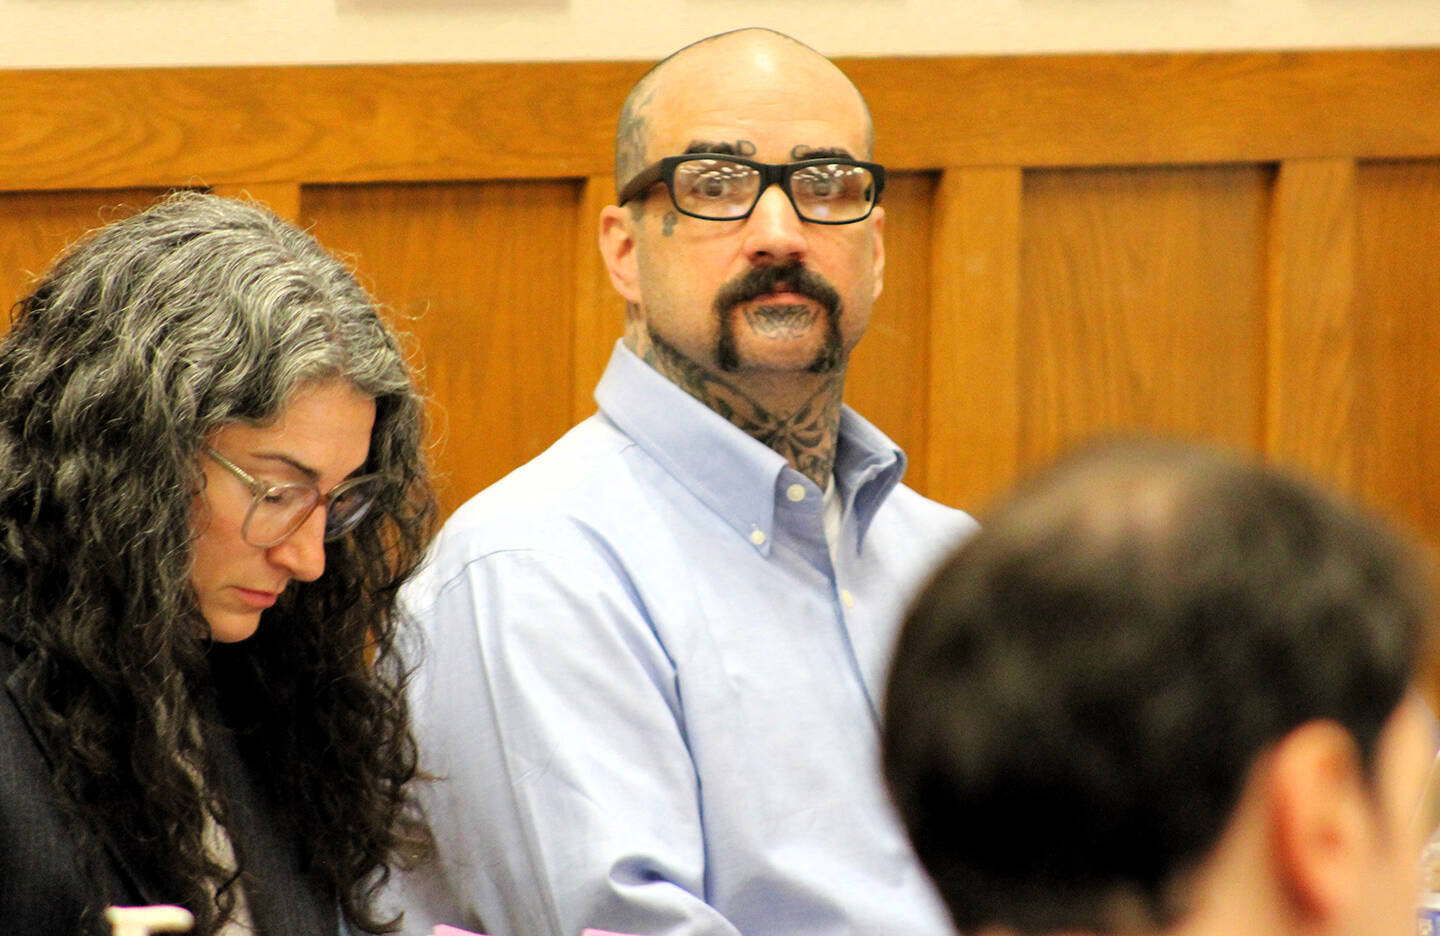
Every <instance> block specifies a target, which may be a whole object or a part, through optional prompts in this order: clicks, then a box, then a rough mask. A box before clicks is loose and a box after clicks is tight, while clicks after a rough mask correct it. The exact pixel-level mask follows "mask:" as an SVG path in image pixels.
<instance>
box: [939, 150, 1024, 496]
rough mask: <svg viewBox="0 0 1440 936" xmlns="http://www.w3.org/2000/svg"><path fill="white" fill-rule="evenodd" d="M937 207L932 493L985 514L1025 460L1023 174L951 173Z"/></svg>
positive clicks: (1004, 170) (990, 171)
mask: <svg viewBox="0 0 1440 936" xmlns="http://www.w3.org/2000/svg"><path fill="white" fill-rule="evenodd" d="M935 201H936V203H935V224H934V233H933V235H932V240H931V250H930V271H931V309H930V348H929V369H928V373H929V380H928V387H929V394H928V395H929V403H928V407H927V409H928V412H929V416H930V420H929V423H928V432H929V444H928V448H927V452H928V455H929V460H928V473H927V475H926V479H925V489H926V492H927V493H928V494H929V495H930V496H931V497H934V498H936V499H937V500H941V501H944V502H946V503H950V504H954V505H955V506H958V507H963V508H966V509H969V510H977V509H979V508H980V507H981V506H983V504H984V503H985V501H987V500H989V499H990V498H991V497H993V496H994V495H995V494H996V493H998V492H999V491H1000V490H1001V488H1002V487H1004V486H1005V485H1006V484H1008V483H1009V482H1010V481H1012V480H1013V478H1014V474H1015V467H1016V455H1017V452H1018V432H1019V419H1020V408H1019V407H1020V400H1019V396H1018V389H1017V382H1018V380H1019V367H1020V364H1019V361H1020V359H1019V357H1018V354H1019V344H1018V343H1019V333H1020V291H1019V290H1020V283H1019V276H1020V250H1021V248H1020V235H1021V228H1020V222H1021V174H1020V170H1019V169H1018V168H978V169H948V170H946V171H945V172H944V173H943V174H942V175H941V178H940V186H939V189H938V190H937V191H936V200H935Z"/></svg>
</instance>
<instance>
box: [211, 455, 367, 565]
mask: <svg viewBox="0 0 1440 936" xmlns="http://www.w3.org/2000/svg"><path fill="white" fill-rule="evenodd" d="M203 448H204V451H205V454H206V455H209V456H210V457H211V458H212V459H214V460H215V462H216V464H218V465H219V466H220V467H222V468H224V469H225V470H226V471H228V472H230V473H231V474H232V475H234V476H235V477H236V478H237V479H239V480H240V481H241V482H242V483H243V484H244V485H245V486H246V487H247V488H249V489H250V494H251V501H250V510H249V511H248V512H247V513H246V514H245V522H244V524H243V525H241V527H240V535H241V536H242V537H244V539H245V542H247V543H249V544H250V545H251V546H257V547H260V548H262V549H268V548H269V547H271V546H278V545H279V544H281V543H283V542H284V541H285V540H286V539H288V538H289V537H290V535H291V534H292V533H294V532H295V531H296V530H298V529H300V527H301V525H303V524H304V523H305V521H306V520H307V519H309V517H310V514H311V513H312V512H313V511H314V510H315V508H316V507H318V506H320V505H321V504H324V505H325V541H326V542H329V541H331V540H334V539H339V538H340V537H342V536H344V535H345V534H346V533H348V532H350V531H351V530H352V529H354V528H355V524H357V523H359V522H360V521H361V520H362V519H363V518H364V517H365V515H366V514H367V513H369V512H370V508H371V507H373V506H374V505H375V500H376V497H377V496H378V495H379V493H380V489H381V487H383V486H384V484H385V476H384V475H378V474H367V475H360V476H359V477H355V478H348V479H346V480H344V481H342V482H340V483H339V484H337V485H335V487H333V488H331V489H330V493H329V494H324V495H322V494H321V493H320V489H319V488H317V487H316V486H315V485H314V484H312V483H310V482H308V481H280V482H274V481H264V480H261V479H260V478H256V477H255V476H253V475H251V474H250V473H249V472H248V471H246V470H245V469H244V468H241V467H240V466H239V465H237V464H235V463H234V462H232V461H231V460H230V459H228V458H226V457H225V456H224V455H221V454H220V453H219V452H217V451H215V450H214V449H212V448H211V447H210V446H208V445H206V446H203Z"/></svg>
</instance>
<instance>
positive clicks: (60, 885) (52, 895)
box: [0, 625, 338, 936]
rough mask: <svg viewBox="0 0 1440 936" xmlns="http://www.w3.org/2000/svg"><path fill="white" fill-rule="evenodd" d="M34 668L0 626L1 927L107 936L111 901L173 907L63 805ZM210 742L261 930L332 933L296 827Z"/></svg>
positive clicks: (334, 925) (222, 742) (103, 835)
mask: <svg viewBox="0 0 1440 936" xmlns="http://www.w3.org/2000/svg"><path fill="white" fill-rule="evenodd" d="M33 662H34V661H33V659H31V658H29V657H28V655H27V654H26V652H25V650H24V649H23V648H22V647H21V646H20V645H19V643H18V642H17V641H16V640H15V638H14V637H13V636H12V635H10V634H8V633H6V629H5V628H4V626H3V625H0V683H3V685H4V687H5V691H4V692H3V693H0V921H5V923H4V926H5V930H6V932H7V933H26V934H30V933H35V934H45V936H69V934H77V936H78V934H108V933H109V926H108V924H107V923H106V922H105V918H104V909H105V904H106V903H124V904H130V905H138V904H157V903H173V902H174V901H173V898H171V899H167V898H166V895H165V894H162V893H159V892H157V891H156V889H155V886H154V883H153V882H152V881H148V880H146V877H145V873H144V868H145V867H146V864H147V863H146V860H145V857H144V856H143V855H141V854H139V853H138V851H137V850H136V849H133V848H127V847H126V846H125V845H124V844H123V843H120V842H118V841H116V836H115V833H114V832H113V831H112V830H108V829H98V828H91V827H82V826H81V824H80V823H78V822H77V821H76V820H74V819H72V818H71V817H70V816H69V815H68V814H67V813H64V812H62V811H61V810H60V808H59V807H58V806H57V800H56V797H57V792H56V789H55V785H54V783H53V781H52V778H51V765H52V764H53V758H52V752H51V751H50V750H49V747H50V744H51V742H50V741H49V740H48V739H45V738H42V737H41V736H40V733H39V732H38V731H37V730H36V728H37V726H38V721H37V720H36V719H34V718H33V717H32V715H31V712H30V709H29V706H28V704H27V702H26V700H25V698H24V694H23V692H22V691H21V686H22V685H24V683H25V681H26V678H27V670H28V669H29V668H30V666H31V664H32V663H33ZM207 743H212V744H215V745H216V747H215V753H216V756H217V757H218V758H220V762H221V765H222V767H223V769H224V772H225V776H226V779H227V786H226V797H227V800H228V802H229V804H230V813H231V816H232V820H231V825H232V826H233V827H232V828H231V829H230V830H229V831H230V835H231V839H232V841H233V843H234V846H235V850H236V853H237V855H241V856H243V862H244V865H245V868H246V870H247V871H248V872H249V873H250V874H251V875H253V877H254V879H255V881H256V884H255V885H253V886H250V887H247V888H246V889H245V898H246V902H247V904H248V906H249V908H250V914H251V917H252V919H253V921H254V924H255V926H256V929H257V930H258V931H259V932H260V933H263V934H266V936H290V934H296V936H300V934H303V936H315V934H323V936H334V934H336V933H337V932H338V922H337V901H336V899H335V895H334V894H332V893H327V892H326V891H325V889H324V888H322V887H321V886H320V885H319V884H318V883H317V882H316V881H315V880H314V879H312V878H310V877H308V876H307V875H306V874H305V873H304V871H303V870H302V869H301V864H300V856H299V848H298V842H297V841H296V838H295V835H294V830H293V828H291V827H290V825H289V824H288V823H286V822H284V821H282V820H280V819H279V818H278V817H277V816H276V814H275V812H274V811H273V810H271V809H270V808H268V807H267V805H266V803H265V799H264V797H263V795H262V794H261V792H260V790H259V788H258V787H257V785H256V784H255V782H254V779H253V777H252V776H251V774H250V772H249V770H248V769H247V768H246V767H245V765H244V763H243V761H242V760H241V758H240V756H239V753H238V751H237V750H236V747H235V744H234V739H233V738H231V737H230V736H229V735H228V734H223V733H222V734H221V735H220V737H218V738H216V739H214V740H211V739H209V738H208V737H207ZM82 837H89V840H90V842H92V843H93V842H95V841H99V842H101V843H102V848H103V851H102V852H101V855H102V860H101V861H100V862H98V865H99V867H96V866H95V865H96V864H97V863H96V862H91V865H92V867H91V868H90V869H89V871H88V872H87V871H86V870H83V869H82V867H81V863H80V862H79V861H77V857H76V856H77V853H78V852H79V851H80V848H79V845H80V843H81V841H82ZM87 844H88V843H87ZM89 848H91V849H93V848H94V846H93V845H89ZM87 873H88V874H89V875H90V877H89V878H87V876H86V875H87ZM97 873H98V875H99V876H100V877H101V878H102V879H99V880H97V879H95V875H96V874H97ZM104 895H110V899H109V900H108V901H107V900H105V899H104Z"/></svg>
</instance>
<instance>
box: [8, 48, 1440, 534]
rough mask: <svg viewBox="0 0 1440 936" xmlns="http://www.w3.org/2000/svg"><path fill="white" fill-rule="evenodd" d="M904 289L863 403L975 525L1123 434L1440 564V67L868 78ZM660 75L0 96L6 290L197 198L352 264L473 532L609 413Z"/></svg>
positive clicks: (399, 78)
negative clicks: (503, 499) (603, 256)
mask: <svg viewBox="0 0 1440 936" xmlns="http://www.w3.org/2000/svg"><path fill="white" fill-rule="evenodd" d="M841 64H842V66H843V67H844V68H845V69H846V70H847V71H848V72H849V73H850V74H851V75H852V77H854V79H855V81H856V83H857V84H858V85H859V86H860V88H861V89H862V90H863V91H864V92H865V93H866V95H867V97H868V98H869V100H870V103H871V107H872V110H873V112H874V116H875V122H876V127H877V139H878V145H877V158H879V159H880V160H881V161H882V162H885V163H886V164H887V165H888V166H889V167H890V168H891V170H892V174H893V176H894V182H893V184H892V186H891V187H890V188H889V189H887V192H886V202H887V210H888V212H889V215H888V220H887V227H886V233H887V247H888V250H887V254H888V262H887V273H886V292H885V295H884V296H883V297H882V299H881V301H880V304H879V305H878V306H877V309H876V316H875V319H874V324H873V325H872V328H871V332H870V334H869V335H868V336H867V338H866V339H865V341H864V342H863V343H862V344H861V346H860V349H859V350H858V351H857V353H856V357H855V361H854V363H853V366H852V370H851V375H852V376H851V380H850V385H849V397H850V399H851V402H852V403H854V404H855V405H856V406H857V407H859V408H860V409H861V410H862V411H863V412H865V413H867V414H868V415H869V416H870V417H871V418H872V419H874V420H875V421H876V422H877V423H878V424H879V425H880V426H881V427H882V428H883V429H885V430H886V431H887V432H889V433H890V434H891V435H892V436H894V437H895V438H896V439H897V440H898V441H900V442H901V443H902V444H903V445H905V446H906V448H907V449H908V450H909V451H910V453H911V456H912V474H911V480H912V482H913V483H915V484H916V486H917V487H919V488H920V489H921V490H923V491H926V492H927V493H929V494H931V495H932V496H935V497H937V498H939V499H941V500H944V501H947V502H950V503H953V504H956V505H960V506H964V507H967V508H978V507H980V506H982V505H983V503H984V502H985V500H986V499H988V498H989V497H990V496H992V495H993V494H994V493H996V492H998V491H999V490H1000V489H1001V488H1003V487H1004V486H1005V485H1006V484H1008V483H1009V482H1010V481H1011V480H1013V478H1014V477H1015V476H1016V475H1017V473H1019V472H1021V471H1023V470H1024V469H1026V468H1028V467H1030V466H1032V465H1034V464H1035V463H1036V462H1038V461H1040V460H1042V459H1045V458H1048V457H1049V456H1051V455H1052V454H1054V453H1055V452H1056V451H1057V450H1059V449H1060V448H1062V447H1063V446H1065V445H1068V444H1070V443H1072V442H1074V441H1076V440H1078V439H1081V438H1084V437H1086V436H1088V435H1091V434H1093V433H1096V432H1103V431H1110V430H1121V429H1148V430H1157V431H1163V432H1167V433H1174V434H1179V435H1182V436H1186V437H1191V438H1199V439H1208V440H1212V441H1217V442H1221V443H1225V444H1230V445H1234V446H1238V447H1241V448H1245V449H1248V450H1254V451H1258V452H1262V453H1264V454H1265V455H1266V456H1268V457H1271V458H1273V459H1276V460H1279V461H1282V462H1286V463H1289V464H1292V465H1296V466H1299V467H1301V468H1303V469H1304V470H1306V471H1309V472H1312V473H1314V474H1316V475H1318V476H1320V477H1321V478H1324V479H1327V480H1329V481H1331V482H1333V483H1335V484H1337V485H1339V486H1341V487H1342V488H1344V489H1346V490H1348V491H1351V492H1354V493H1356V494H1359V495H1360V496H1362V497H1364V498H1366V499H1368V500H1369V501H1370V502H1371V503H1373V504H1376V505H1378V506H1380V507H1381V508H1383V509H1385V510H1387V511H1390V512H1392V513H1393V514H1395V515H1396V516H1398V517H1400V518H1402V519H1404V520H1405V521H1408V522H1409V523H1410V524H1411V525H1413V526H1414V527H1416V528H1417V529H1418V530H1419V531H1420V532H1421V533H1422V534H1423V535H1424V536H1425V537H1427V538H1428V539H1429V540H1430V541H1431V542H1433V543H1436V544H1440V492H1437V490H1440V489H1437V487H1436V485H1435V484H1434V483H1433V482H1432V480H1431V479H1432V478H1433V477H1435V476H1436V473H1437V472H1440V433H1437V432H1436V431H1435V428H1434V419H1435V417H1434V415H1433V414H1434V412H1435V411H1436V409H1437V404H1440V373H1437V368H1436V367H1435V366H1434V364H1433V362H1434V361H1435V360H1437V357H1440V326H1437V324H1436V322H1437V316H1436V314H1435V312H1434V310H1435V309H1437V308H1440V222H1437V221H1436V219H1437V218H1440V51H1427V50H1373V51H1348V52H1307V53H1217V54H1156V55H1080V56H1025V57H1004V58H996V57H970V58H935V59H862V60H852V61H843V62H842V63H841ZM644 69H645V66H644V65H643V64H638V63H560V64H544V65H531V64H508V65H495V64H492V65H446V66H431V65H427V66H385V67H367V66H354V67H314V68H291V67H280V68H273V67H272V68H200V69H140V70H76V71H43V72H37V71H30V72H27V71H8V72H7V71H0V296H3V297H4V300H5V301H6V302H8V301H10V300H11V298H13V297H15V296H17V295H18V294H19V293H20V291H21V290H22V288H23V286H24V283H25V281H26V279H27V276H28V272H27V271H35V270H38V269H40V268H41V267H42V266H43V265H44V263H45V262H46V260H47V259H48V258H49V257H50V256H51V255H53V254H54V253H55V252H56V250H58V249H59V248H60V247H61V246H62V245H63V244H64V243H66V242H67V241H68V240H69V239H71V238H73V237H74V236H76V235H77V234H78V233H79V232H81V231H83V230H85V229H86V228H89V227H93V226H95V225H96V224H98V223H100V222H102V221H104V220H107V219H109V218H111V217H115V216H116V213H117V212H120V211H123V210H125V209H123V208H117V207H114V206H116V205H130V206H139V205H142V204H144V203H145V202H147V201H148V200H149V199H151V198H153V197H154V196H155V195H157V194H159V193H160V192H162V191H163V190H165V189H167V188H169V187H174V186H197V187H211V188H213V189H215V190H216V191H219V192H222V193H226V194H237V193H240V192H248V193H250V194H251V195H253V196H254V197H256V198H259V199H260V200H262V201H265V202H267V203H268V204H270V205H271V206H272V207H274V208H275V209H276V210H277V211H278V212H279V213H281V214H283V215H286V216H288V217H291V218H295V219H297V220H300V221H302V222H303V223H305V224H307V225H312V226H313V228H314V230H315V232H316V233H317V235H318V236H319V237H320V238H321V240H322V241H324V242H325V243H326V244H327V245H329V246H331V247H332V248H334V249H337V250H340V251H343V252H345V253H347V254H349V255H350V256H351V257H352V258H353V261H354V263H355V265H356V267H357V269H358V270H359V272H360V274H361V275H362V277H363V279H364V280H365V281H366V283H367V284H368V285H369V286H370V287H371V289H372V290H373V291H374V293H375V294H376V295H377V296H378V297H379V298H380V299H381V300H382V301H383V302H384V303H385V304H386V305H387V306H388V308H389V309H390V310H391V313H392V314H393V316H394V318H395V321H396V322H397V323H398V324H399V325H400V326H401V327H402V328H404V329H406V330H407V331H410V332H411V333H413V334H414V335H415V336H416V338H417V352H418V355H419V360H420V361H421V362H422V363H423V366H424V372H425V379H426V382H427V385H428V388H429V390H430V392H431V393H432V395H433V398H434V401H435V403H434V408H433V412H434V415H435V417H436V426H437V441H438V443H439V449H438V452H439V454H438V460H439V464H440V467H441V470H442V472H443V476H444V478H445V489H444V496H445V499H446V504H447V506H448V507H453V506H455V505H457V504H458V503H459V502H460V501H462V500H463V499H464V498H465V497H466V496H468V495H469V494H470V493H473V492H474V491H475V490H477V489H479V488H480V487H482V486H484V485H486V484H488V483H490V482H491V481H494V480H495V479H496V478H498V477H499V476H500V475H501V474H503V473H504V472H506V471H508V470H509V469H510V468H512V467H514V466H515V465H517V464H519V463H521V462H523V461H525V460H526V459H528V458H530V457H531V456H533V455H534V454H535V453H537V452H538V451H540V450H541V449H542V448H544V447H545V446H546V445H547V444H548V443H549V442H550V441H551V440H553V439H554V438H555V437H557V436H558V435H559V434H560V433H561V432H563V431H564V429H565V428H566V427H567V426H569V425H570V424H572V423H573V422H575V421H576V420H578V419H580V418H582V417H583V416H585V415H586V414H587V413H588V412H590V411H591V409H593V403H592V402H591V400H590V390H591V388H592V387H593V385H594V382H595V380H596V378H597V377H598V375H599V372H600V369H601V368H602V367H603V364H604V361H605V359H606V358H607V357H608V355H609V351H610V347H611V345H612V343H613V341H614V339H615V338H616V337H618V335H619V332H620V324H621V316H622V311H621V308H620V304H619V302H618V300H616V299H615V298H614V296H613V295H612V294H611V292H610V290H609V286H608V283H607V282H606V280H605V277H604V274H603V270H602V269H601V267H600V264H599V259H598V256H597V254H596V251H595V246H594V241H595V219H596V216H597V214H598V211H599V209H600V207H601V206H603V205H604V204H606V203H607V202H608V200H609V199H610V197H611V194H612V192H613V184H614V182H613V179H612V178H611V177H610V175H609V173H610V172H611V168H610V153H611V134H612V133H613V127H614V119H615V114H616V113H617V111H618V109H619V104H620V101H621V100H622V98H623V96H624V94H625V92H626V91H627V90H628V87H629V85H630V84H631V83H632V82H633V81H634V80H635V79H636V78H637V77H638V76H639V75H640V74H641V73H642V72H643V71H644Z"/></svg>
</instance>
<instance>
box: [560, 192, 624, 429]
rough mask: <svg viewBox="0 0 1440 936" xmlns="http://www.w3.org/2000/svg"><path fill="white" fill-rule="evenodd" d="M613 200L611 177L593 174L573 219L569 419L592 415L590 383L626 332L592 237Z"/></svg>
mask: <svg viewBox="0 0 1440 936" xmlns="http://www.w3.org/2000/svg"><path fill="white" fill-rule="evenodd" d="M614 201H615V177H614V176H608V175H604V176H592V177H591V178H589V179H586V180H585V182H584V184H583V186H582V188H581V190H580V201H579V207H578V209H577V214H576V217H575V301H574V310H575V349H574V362H575V363H574V369H575V380H574V399H573V401H572V403H571V410H570V421H571V422H579V421H580V420H582V419H584V418H585V417H586V416H589V415H590V414H591V413H593V412H595V385H596V384H597V383H599V382H600V375H601V374H602V373H604V372H605V364H606V362H608V361H609V360H610V352H611V349H612V348H614V346H615V341H616V339H618V338H619V337H620V336H621V334H623V332H624V330H625V303H624V301H623V300H622V299H621V298H620V296H619V294H617V293H616V292H615V290H614V289H613V288H612V287H611V285H610V275H609V274H608V273H606V272H605V263H604V261H603V260H602V259H601V258H600V249H599V246H598V245H597V239H598V237H599V231H600V210H601V209H602V208H604V207H605V206H606V205H610V204H613V203H614Z"/></svg>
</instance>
